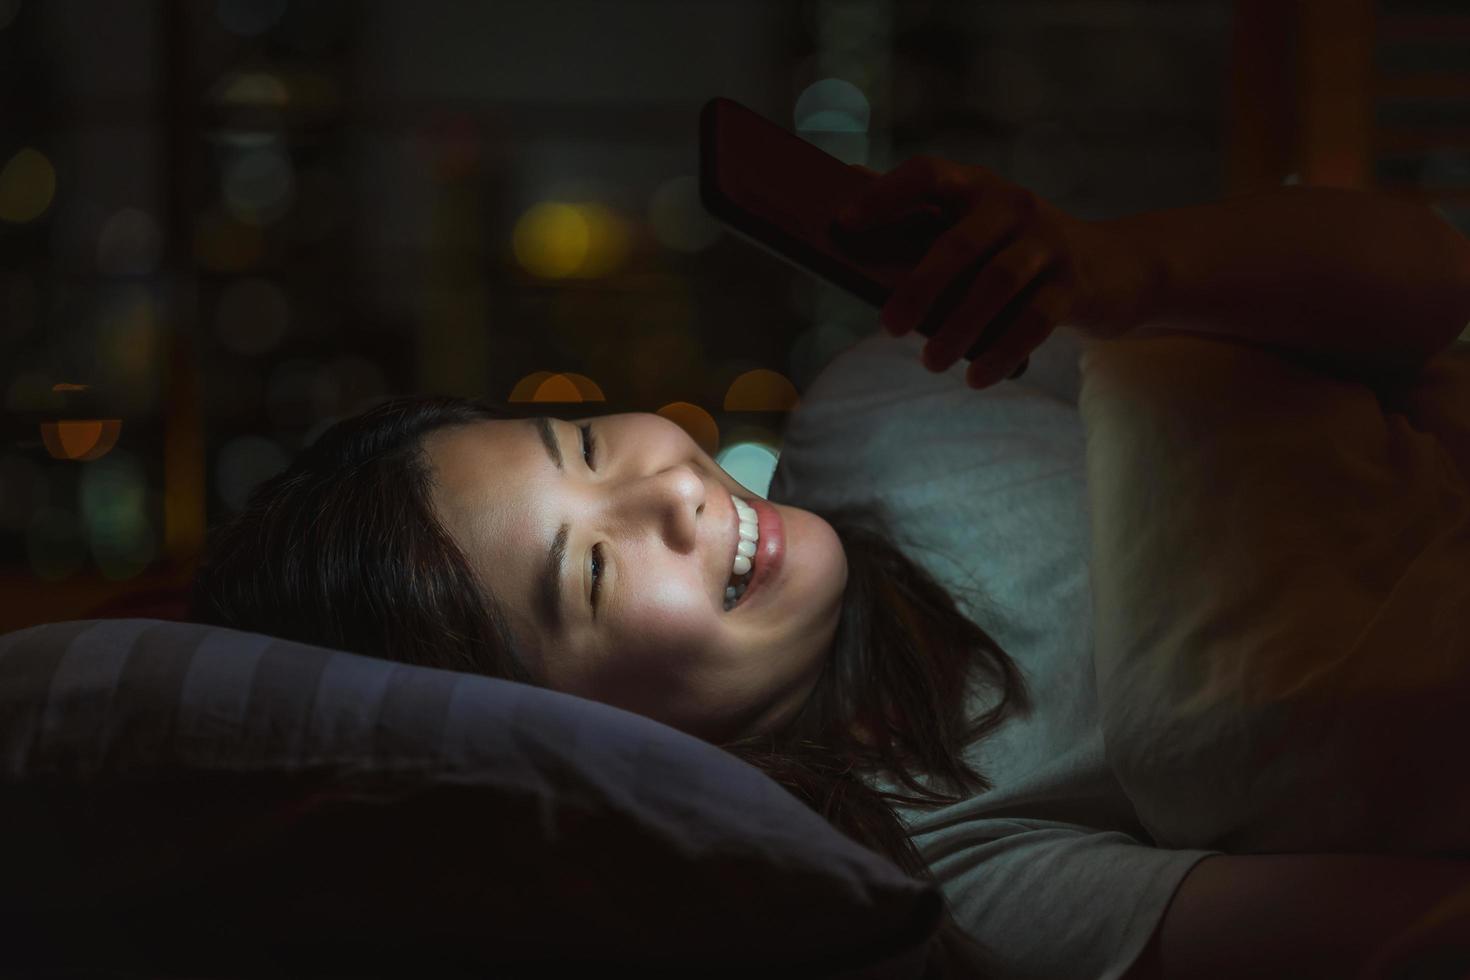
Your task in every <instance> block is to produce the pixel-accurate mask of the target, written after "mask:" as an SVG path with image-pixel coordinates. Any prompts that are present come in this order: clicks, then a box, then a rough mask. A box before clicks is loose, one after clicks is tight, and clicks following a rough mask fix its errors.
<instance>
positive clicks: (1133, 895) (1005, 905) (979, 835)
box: [770, 328, 1218, 980]
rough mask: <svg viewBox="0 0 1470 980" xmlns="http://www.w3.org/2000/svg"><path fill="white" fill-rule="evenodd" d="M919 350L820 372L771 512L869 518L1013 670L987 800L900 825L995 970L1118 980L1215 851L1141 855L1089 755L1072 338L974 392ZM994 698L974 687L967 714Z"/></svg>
mask: <svg viewBox="0 0 1470 980" xmlns="http://www.w3.org/2000/svg"><path fill="white" fill-rule="evenodd" d="M926 342H927V340H926V338H925V337H923V336H922V335H920V334H909V335H907V336H904V337H900V338H891V337H889V336H887V335H886V334H877V335H875V336H873V337H870V338H868V339H866V340H864V341H862V342H860V343H858V344H857V345H855V346H854V347H852V348H850V349H849V350H847V351H844V352H843V353H842V354H841V355H839V356H838V357H837V358H836V359H835V360H834V361H833V362H832V363H831V364H830V365H829V366H828V367H827V369H826V370H825V371H824V372H823V373H822V375H821V376H820V377H819V378H818V379H817V381H816V382H815V383H814V384H813V385H812V386H810V387H809V388H808V390H807V391H805V392H804V393H803V395H802V403H801V405H800V406H798V408H797V409H796V411H795V412H793V413H792V415H791V417H790V419H789V420H788V423H787V428H786V433H785V438H784V440H783V445H782V451H781V458H780V461H779V463H778V464H777V467H776V472H775V474H774V477H773V479H772V481H771V492H770V499H772V500H779V501H780V502H782V503H787V504H792V505H795V506H798V507H805V508H809V509H816V510H818V511H819V512H820V510H822V509H824V508H829V507H837V506H841V505H843V504H849V503H859V504H866V503H878V504H882V505H885V506H886V507H887V509H888V512H889V516H890V518H891V519H892V522H893V525H894V527H893V530H894V531H895V533H896V534H897V535H898V541H897V544H898V546H899V547H900V548H901V550H903V551H904V553H905V554H906V555H907V556H908V557H909V558H911V559H913V560H914V561H915V562H916V563H918V564H919V565H920V566H922V567H923V568H925V569H926V570H927V571H928V572H929V573H930V574H931V575H933V576H934V577H935V579H936V580H937V581H938V582H939V583H941V584H942V585H943V586H944V587H945V588H946V589H948V590H949V591H950V592H951V594H952V595H953V596H954V597H955V600H956V603H957V604H958V606H959V608H960V609H961V610H962V611H964V612H965V613H966V614H967V615H969V616H970V618H971V619H973V620H974V621H975V622H976V623H977V624H979V626H980V627H981V628H982V629H984V630H985V631H986V632H987V633H989V634H990V635H991V636H992V637H993V638H994V639H995V640H996V642H997V643H999V644H1000V646H1001V647H1002V648H1003V649H1004V650H1005V652H1006V653H1007V654H1008V655H1009V656H1010V657H1011V659H1012V660H1013V661H1014V662H1015V664H1016V665H1017V667H1018V669H1019V670H1020V672H1021V674H1022V676H1023V677H1024V679H1025V681H1026V684H1027V687H1028V689H1029V691H1030V694H1031V697H1032V709H1031V711H1030V712H1029V713H1024V714H1017V715H1015V716H1013V717H1011V718H1010V719H1009V720H1007V721H1006V722H1005V724H1003V725H1002V726H1001V727H1000V728H999V729H997V730H996V731H995V732H994V733H993V734H992V735H990V736H989V737H988V738H985V739H982V740H980V741H979V742H976V743H973V744H971V745H970V746H968V747H967V749H966V752H965V758H966V760H967V761H968V762H969V763H970V764H971V765H973V766H975V767H976V768H977V769H978V770H979V771H980V772H981V773H983V774H984V775H985V776H987V777H988V778H989V779H990V780H991V782H992V788H991V789H990V790H988V791H986V792H983V793H977V794H975V795H973V796H970V797H969V798H967V799H964V800H962V801H960V802H958V803H955V804H953V805H949V806H942V807H939V808H937V809H929V810H925V809H921V808H917V807H902V806H900V807H897V811H898V814H899V817H900V819H901V820H903V822H904V823H905V825H906V827H907V829H908V831H909V834H910V836H911V837H912V839H913V841H914V844H915V846H917V847H918V849H919V851H920V853H921V854H922V855H923V856H924V859H925V860H926V861H927V862H928V863H929V866H930V868H931V870H932V871H933V872H934V874H935V876H936V877H937V878H938V879H939V881H940V882H941V884H942V886H943V888H944V892H945V895H946V897H947V898H948V899H949V901H950V904H951V907H952V908H953V909H954V912H955V917H956V919H957V921H959V923H960V924H961V925H962V926H963V927H964V928H965V929H966V930H967V931H968V932H969V933H970V934H971V935H973V936H974V937H975V938H976V939H977V940H979V941H980V942H981V943H982V944H984V945H985V946H987V947H988V948H989V949H990V950H991V951H992V953H993V955H994V957H995V959H996V962H997V964H998V966H999V967H1000V968H1001V969H1002V971H1003V975H1006V976H1014V977H1087V978H1091V980H1117V978H1118V977H1120V976H1122V975H1123V974H1124V973H1125V972H1126V971H1127V969H1128V967H1129V966H1130V965H1131V964H1132V963H1133V961H1134V960H1135V959H1136V958H1137V957H1138V954H1139V953H1140V952H1141V951H1142V950H1143V948H1144V946H1145V945H1146V943H1147V942H1148V939H1149V937H1150V936H1151V935H1152V934H1153V931H1154V928H1155V927H1156V926H1157V924H1158V922H1159V920H1160V918H1161V917H1162V916H1163V914H1164V910H1165V908H1166V907H1167V906H1168V903H1169V900H1170V899H1171V897H1172V896H1173V894H1174V891H1175V889H1176V888H1177V887H1178V885H1179V882H1180V881H1181V880H1183V878H1184V877H1185V875H1187V874H1188V873H1189V871H1190V869H1191V868H1192V867H1193V866H1194V865H1195V864H1197V863H1198V862H1199V861H1201V860H1203V859H1204V858H1206V857H1209V856H1210V855H1211V854H1214V853H1218V852H1216V851H1211V850H1208V849H1187V848H1186V849H1167V848H1161V847H1155V846H1153V842H1152V841H1151V840H1150V839H1149V837H1148V834H1147V832H1146V831H1145V830H1144V828H1143V827H1142V825H1141V824H1140V823H1139V822H1138V818H1137V816H1136V815H1135V814H1134V811H1133V806H1132V804H1131V803H1130V801H1129V799H1128V797H1127V796H1126V795H1125V794H1124V792H1123V790H1122V788H1121V787H1120V786H1119V784H1118V781H1117V779H1116V778H1115V777H1114V776H1113V773H1112V771H1111V770H1110V768H1109V767H1108V764H1107V760H1106V759H1105V757H1104V750H1103V740H1102V731H1101V728H1100V727H1099V725H1098V718H1097V714H1098V712H1097V702H1096V692H1095V685H1094V678H1093V665H1092V647H1093V643H1092V609H1091V602H1090V591H1089V588H1090V586H1089V575H1088V554H1089V537H1088V520H1089V515H1088V504H1087V487H1086V482H1085V471H1086V458H1085V449H1086V446H1085V438H1084V432H1083V428H1082V422H1081V419H1080V418H1079V416H1078V412H1077V405H1076V401H1077V395H1078V390H1079V387H1080V373H1079V358H1080V354H1081V351H1082V350H1083V348H1084V345H1085V343H1086V341H1085V339H1084V337H1083V336H1082V335H1081V334H1079V333H1078V332H1076V331H1075V330H1072V329H1066V328H1064V329H1061V330H1058V331H1056V332H1054V333H1053V334H1052V335H1051V336H1050V337H1048V338H1047V340H1046V342H1045V343H1044V344H1042V345H1041V346H1040V347H1038V348H1037V349H1036V350H1034V351H1033V352H1032V355H1031V368H1030V370H1029V371H1027V373H1026V374H1025V375H1024V376H1022V377H1021V378H1020V379H1019V380H1017V381H1007V382H1003V383H1001V384H999V385H995V386H993V387H990V388H987V389H984V390H983V391H976V390H974V389H972V388H968V387H966V386H965V384H964V368H965V366H966V365H965V363H964V362H963V361H961V362H959V363H958V364H957V365H956V366H955V367H953V368H951V369H950V370H949V371H947V372H943V373H935V372H932V371H929V370H928V369H927V368H925V367H924V366H923V365H922V363H921V362H920V360H919V354H920V352H921V350H922V348H923V344H924V343H926ZM993 702H994V698H993V692H992V691H990V690H989V689H988V688H980V689H978V690H977V691H976V692H975V693H974V696H973V698H972V701H971V703H970V705H969V711H970V713H971V715H972V716H973V715H975V714H978V713H980V712H983V711H985V710H987V709H988V708H990V707H991V706H992V705H993ZM875 784H876V785H877V786H878V787H879V788H881V789H887V790H901V787H898V786H896V785H895V784H893V783H892V782H886V781H883V780H875Z"/></svg>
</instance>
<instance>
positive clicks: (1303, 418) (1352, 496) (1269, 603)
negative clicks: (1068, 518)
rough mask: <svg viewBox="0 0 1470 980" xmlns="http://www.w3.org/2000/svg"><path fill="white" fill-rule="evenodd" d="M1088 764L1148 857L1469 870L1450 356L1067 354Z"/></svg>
mask: <svg viewBox="0 0 1470 980" xmlns="http://www.w3.org/2000/svg"><path fill="white" fill-rule="evenodd" d="M1082 375H1083V380H1082V392H1081V397H1080V401H1079V408H1080V411H1081V413H1082V418H1083V423H1084V425H1085V428H1086V434H1087V477H1088V493H1089V500H1090V505H1091V513H1092V594H1093V611H1094V623H1095V635H1096V648H1095V656H1096V667H1097V679H1098V697H1099V704H1100V709H1101V717H1102V721H1103V728H1104V737H1105V740H1106V745H1107V756H1108V759H1109V761H1110V763H1111V764H1112V766H1113V767H1114V769H1115V770H1116V772H1117V775H1118V778H1119V779H1120V781H1121V782H1122V785H1123V787H1124V789H1125V790H1126V791H1127V792H1128V794H1129V796H1130V797H1131V798H1132V799H1133V802H1134V804H1135V805H1136V806H1137V808H1138V812H1139V815H1140V817H1141V818H1142V820H1143V822H1144V824H1145V826H1146V827H1147V828H1148V829H1149V832H1150V833H1151V834H1152V835H1153V837H1154V838H1155V840H1156V841H1157V842H1158V843H1159V845H1160V846H1163V847H1177V848H1185V847H1198V848H1218V849H1221V850H1226V851H1232V852H1271V851H1334V850H1342V851H1359V850H1369V851H1394V852H1405V853H1448V854H1466V853H1470V780H1467V779H1466V778H1465V772H1466V768H1465V761H1464V755H1463V746H1464V745H1466V744H1467V739H1466V736H1467V734H1470V721H1467V719H1470V712H1467V709H1470V481H1467V475H1470V345H1464V344H1461V345H1459V346H1457V347H1455V348H1453V349H1451V350H1450V351H1447V352H1445V353H1443V354H1441V355H1439V356H1438V357H1436V358H1434V359H1433V360H1431V362H1430V363H1429V364H1428V365H1427V366H1426V368H1425V370H1424V371H1423V373H1422V374H1421V376H1420V377H1419V378H1417V379H1415V380H1413V381H1412V382H1410V383H1407V384H1403V385H1399V386H1396V387H1390V386H1388V385H1383V386H1379V387H1377V388H1376V390H1375V388H1370V387H1368V386H1367V385H1366V384H1364V383H1361V382H1357V381H1350V380H1346V379H1343V378H1339V377H1334V376H1332V375H1330V374H1328V373H1326V371H1325V370H1323V369H1319V368H1314V367H1313V366H1312V365H1311V363H1310V362H1309V361H1308V360H1306V359H1305V358H1302V357H1289V356H1284V355H1281V354H1279V353H1273V352H1272V351H1270V350H1267V349H1264V348H1257V347H1252V346H1247V345H1245V344H1241V343H1235V342H1231V341H1228V340H1224V339H1220V338H1207V337H1204V336H1198V335H1182V334H1181V335H1169V334H1166V335H1161V336H1153V337H1145V338H1128V339H1123V340H1116V341H1108V342H1105V343H1098V344H1093V345H1091V346H1090V347H1089V349H1088V350H1087V351H1086V352H1085V353H1084V355H1083V358H1082Z"/></svg>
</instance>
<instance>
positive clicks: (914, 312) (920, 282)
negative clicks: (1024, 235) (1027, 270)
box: [881, 209, 1015, 363]
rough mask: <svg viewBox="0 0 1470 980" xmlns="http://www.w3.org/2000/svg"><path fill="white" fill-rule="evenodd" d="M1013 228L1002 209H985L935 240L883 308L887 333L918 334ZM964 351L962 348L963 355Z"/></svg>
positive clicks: (937, 335)
mask: <svg viewBox="0 0 1470 980" xmlns="http://www.w3.org/2000/svg"><path fill="white" fill-rule="evenodd" d="M1014 224H1015V222H1014V218H1013V216H1012V215H1010V214H1008V213H1005V212H1004V211H1002V210H1001V209H982V210H979V211H976V212H975V213H974V214H972V215H971V216H970V217H968V218H967V219H965V220H964V221H961V222H960V223H959V224H957V225H955V226H954V227H953V228H950V229H949V230H948V231H946V232H944V233H943V234H942V235H940V236H939V237H938V238H936V239H935V240H934V244H933V245H931V246H930V248H929V251H928V252H927V253H925V255H924V257H923V258H922V259H920V260H919V264H918V265H916V266H914V268H913V270H912V271H911V272H910V273H909V274H908V275H907V276H906V277H905V278H904V280H903V281H902V282H900V283H899V284H898V285H897V286H896V287H894V290H893V294H892V295H891V296H889V297H888V302H887V303H885V304H883V310H882V314H881V315H882V320H883V325H884V327H885V328H887V330H888V332H889V333H890V334H892V335H893V336H895V337H902V336H903V335H904V334H906V333H908V332H909V331H910V330H917V329H918V327H919V324H921V323H923V322H924V321H925V319H926V318H927V317H928V316H929V314H930V311H931V310H933V309H934V307H935V306H936V304H938V302H939V300H940V297H941V296H942V295H943V294H944V293H945V292H946V291H947V290H948V289H949V287H950V286H951V284H952V283H954V282H955V280H957V279H959V277H961V276H963V275H965V274H967V273H969V272H970V271H971V270H972V269H973V268H974V267H975V265H976V263H978V262H985V261H987V260H988V259H989V258H990V256H991V255H992V254H993V253H994V252H996V251H997V250H998V249H999V248H1000V246H1001V244H1002V243H1003V242H1004V241H1005V239H1006V238H1007V237H1008V235H1009V233H1010V231H1011V229H1012V228H1013V227H1014ZM943 329H944V327H943V324H941V325H940V326H939V329H938V330H937V331H936V332H935V334H934V337H935V338H938V337H939V335H940V333H942V332H943ZM931 343H932V341H931ZM963 351H964V348H963V347H961V348H960V352H963ZM955 356H956V357H957V356H959V355H958V354H956V355H955ZM950 363H953V359H951V361H950Z"/></svg>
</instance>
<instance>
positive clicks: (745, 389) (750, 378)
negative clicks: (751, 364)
mask: <svg viewBox="0 0 1470 980" xmlns="http://www.w3.org/2000/svg"><path fill="white" fill-rule="evenodd" d="M797 401H799V397H798V396H797V394H796V386H795V385H793V384H792V383H791V382H790V381H789V380H788V379H787V378H786V376H785V375H783V374H780V373H778V372H776V371H771V370H769V369H767V368H756V369H755V370H753V371H746V372H745V373H744V374H742V375H741V376H740V377H738V378H736V379H735V380H734V381H733V382H731V383H730V388H729V390H727V391H726V392H725V411H727V412H789V411H791V410H792V409H793V408H795V407H796V403H797Z"/></svg>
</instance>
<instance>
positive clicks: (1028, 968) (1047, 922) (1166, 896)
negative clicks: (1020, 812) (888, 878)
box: [914, 820, 1223, 980]
mask: <svg viewBox="0 0 1470 980" xmlns="http://www.w3.org/2000/svg"><path fill="white" fill-rule="evenodd" d="M914 840H915V843H916V844H918V845H919V849H920V851H921V852H922V853H923V854H924V856H925V857H926V858H927V859H928V860H929V864H930V868H931V870H933V872H934V875H935V877H936V878H937V879H938V881H939V882H940V884H941V886H942V887H943V889H944V892H945V896H946V897H947V898H948V900H949V904H950V907H951V909H952V911H953V913H954V917H955V919H956V921H957V922H958V923H959V924H960V926H961V927H963V928H964V929H965V930H966V931H967V932H968V933H969V934H970V935H971V936H973V937H974V938H975V939H976V940H977V941H978V942H980V943H981V944H983V945H984V946H985V947H986V948H987V949H988V950H989V952H990V954H991V955H992V956H993V957H994V958H995V960H996V962H997V963H998V965H999V966H1000V967H1001V969H1002V970H1004V971H1005V972H1006V973H1007V974H1008V975H1013V976H1016V977H1091V978H1097V980H1116V978H1118V977H1121V976H1122V975H1123V974H1124V973H1125V972H1126V971H1127V970H1128V968H1129V967H1130V966H1132V965H1133V962H1134V961H1135V960H1136V959H1138V956H1139V954H1140V953H1142V952H1143V949H1144V947H1145V946H1146V945H1148V941H1149V938H1150V937H1151V936H1152V935H1153V932H1154V930H1155V929H1156V928H1157V927H1158V925H1159V923H1160V922H1161V921H1162V920H1163V917H1164V912H1165V910H1166V909H1167V908H1168V906H1169V902H1170V901H1171V900H1172V899H1173V897H1174V892H1175V891H1176V890H1177V889H1178V887H1179V883H1180V882H1182V881H1183V880H1184V877H1185V875H1187V874H1188V873H1189V871H1190V869H1191V868H1193V867H1194V866H1195V865H1196V864H1197V863H1199V862H1200V861H1201V860H1203V859H1204V858H1206V857H1210V856H1212V855H1215V854H1220V853H1223V852H1220V851H1206V850H1165V849H1162V848H1157V847H1153V846H1151V845H1149V844H1146V843H1143V842H1142V841H1139V840H1138V839H1136V838H1134V837H1131V836H1129V835H1128V834H1125V833H1122V832H1119V831H1097V830H1094V829H1092V828H1088V827H1082V826H1078V825H1075V824H1066V823H1059V822H1051V821H1038V820H979V821H963V822H959V823H948V824H941V825H940V826H939V829H938V830H937V831H936V832H934V833H930V834H918V835H916V836H915V838H914Z"/></svg>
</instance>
